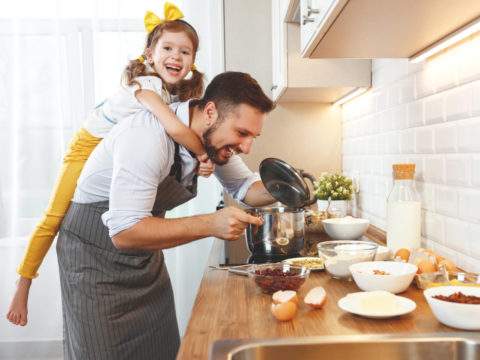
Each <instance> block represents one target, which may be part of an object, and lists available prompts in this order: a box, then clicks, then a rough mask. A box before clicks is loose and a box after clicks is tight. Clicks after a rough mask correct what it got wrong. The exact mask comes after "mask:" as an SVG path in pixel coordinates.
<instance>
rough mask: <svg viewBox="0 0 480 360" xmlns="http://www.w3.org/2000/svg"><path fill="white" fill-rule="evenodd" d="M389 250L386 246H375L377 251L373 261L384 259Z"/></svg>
mask: <svg viewBox="0 0 480 360" xmlns="http://www.w3.org/2000/svg"><path fill="white" fill-rule="evenodd" d="M389 251H390V250H389V249H388V248H387V247H386V246H379V247H378V248H377V253H376V254H375V261H383V260H385V259H386V258H387V255H388V252H389Z"/></svg>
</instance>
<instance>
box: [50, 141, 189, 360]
mask: <svg viewBox="0 0 480 360" xmlns="http://www.w3.org/2000/svg"><path fill="white" fill-rule="evenodd" d="M178 148H179V147H178V144H175V161H174V165H173V166H172V169H171V171H170V174H169V176H167V177H166V178H165V180H163V181H162V182H161V183H160V185H159V186H158V189H157V196H156V199H155V204H154V206H153V210H152V214H153V215H154V216H157V217H164V216H165V211H166V210H171V209H173V208H174V207H176V206H178V205H180V204H182V203H184V202H186V201H188V200H190V199H191V198H193V197H195V196H196V176H195V177H194V182H193V185H192V186H191V187H185V186H184V185H182V184H181V182H180V179H181V162H180V157H179V154H178ZM107 210H108V201H104V202H97V203H90V204H79V203H74V202H72V203H71V205H70V208H69V209H68V212H67V214H66V216H65V218H64V220H63V222H62V226H61V228H60V235H59V237H58V241H57V256H58V263H59V269H60V283H61V290H62V312H63V327H64V331H63V332H64V356H65V359H79V360H90V359H105V360H107V359H108V360H113V359H115V360H119V359H120V360H121V359H129V360H131V359H142V360H143V359H162V360H163V359H172V360H173V359H175V357H176V355H177V351H178V348H179V346H180V336H179V331H178V324H177V318H176V315H175V304H174V300H173V291H172V286H171V283H170V277H169V275H168V271H167V268H166V266H165V261H164V257H163V252H162V251H161V250H136V249H128V250H118V249H117V248H116V247H115V246H114V245H113V243H112V240H111V238H110V237H109V235H108V229H107V227H106V226H105V225H104V224H103V223H102V219H101V216H102V214H103V213H104V212H105V211H107Z"/></svg>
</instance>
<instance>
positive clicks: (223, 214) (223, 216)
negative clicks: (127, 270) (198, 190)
mask: <svg viewBox="0 0 480 360" xmlns="http://www.w3.org/2000/svg"><path fill="white" fill-rule="evenodd" d="M249 223H251V224H254V225H262V220H260V219H258V218H256V217H254V216H251V215H248V214H247V213H246V212H245V211H243V210H241V209H238V208H235V207H227V208H225V209H222V210H219V211H216V212H214V213H213V214H206V215H197V216H192V217H185V218H179V219H162V218H156V217H147V218H145V219H143V220H141V221H139V222H138V223H136V224H135V225H133V226H132V227H130V228H128V229H126V230H123V231H121V232H119V233H118V234H116V235H114V236H113V237H112V240H113V244H114V245H115V246H116V247H117V248H118V249H130V248H135V249H168V248H172V247H175V246H178V245H182V244H186V243H189V242H191V241H194V240H198V239H202V238H205V237H209V236H215V237H218V238H220V239H224V240H237V239H238V238H239V237H240V235H241V234H242V233H243V231H244V230H245V228H246V227H247V226H248V224H249Z"/></svg>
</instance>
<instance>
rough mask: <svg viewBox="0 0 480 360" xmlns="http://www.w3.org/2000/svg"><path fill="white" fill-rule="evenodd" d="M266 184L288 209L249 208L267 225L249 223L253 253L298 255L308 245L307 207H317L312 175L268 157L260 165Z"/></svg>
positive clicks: (246, 234)
mask: <svg viewBox="0 0 480 360" xmlns="http://www.w3.org/2000/svg"><path fill="white" fill-rule="evenodd" d="M260 176H261V178H262V182H263V184H264V185H265V187H266V188H267V190H268V191H269V192H270V194H271V195H272V196H273V197H274V198H275V199H276V200H277V201H279V202H281V203H282V204H286V205H287V206H273V207H258V208H248V209H247V210H246V212H247V213H249V214H250V215H253V216H257V217H260V218H261V219H262V220H263V225H261V226H258V225H252V224H249V225H248V227H247V228H246V229H245V238H246V241H247V246H248V249H249V251H250V252H251V253H252V254H254V255H259V256H278V255H293V254H297V253H298V252H299V251H300V250H302V249H303V246H304V238H305V209H304V207H305V206H308V205H311V204H313V203H314V202H315V201H316V199H315V197H313V199H310V190H309V188H308V186H307V183H306V182H305V180H304V178H307V179H309V180H310V181H311V182H312V183H313V181H314V178H313V176H312V175H310V174H308V173H305V172H304V171H302V170H297V169H295V168H293V167H292V166H290V165H289V164H287V163H286V162H284V161H282V160H279V159H275V158H268V159H265V160H263V161H262V162H261V164H260Z"/></svg>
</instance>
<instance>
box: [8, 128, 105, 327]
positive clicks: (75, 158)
mask: <svg viewBox="0 0 480 360" xmlns="http://www.w3.org/2000/svg"><path fill="white" fill-rule="evenodd" d="M100 140H101V139H100V138H96V137H93V136H92V135H90V133H89V132H88V131H87V130H85V129H84V128H82V129H80V130H79V131H78V132H77V133H76V134H75V136H74V137H73V139H72V140H71V141H70V143H69V145H68V149H67V153H66V155H65V158H64V159H63V163H62V167H61V169H60V173H59V175H58V177H57V181H56V184H55V187H54V189H53V194H52V196H51V198H50V202H49V204H48V207H47V209H46V210H45V213H44V215H43V217H42V219H41V220H40V222H39V223H38V225H37V227H36V228H35V230H34V231H33V233H32V234H31V236H30V240H29V242H28V245H27V248H26V249H25V253H24V256H23V259H22V261H21V263H20V266H19V267H18V268H17V272H18V273H19V274H20V275H21V276H20V279H19V280H18V282H17V283H18V284H22V285H21V286H18V285H17V289H16V291H15V294H14V296H13V299H12V303H11V304H10V310H9V313H11V316H12V317H16V318H22V319H23V318H24V319H25V323H26V320H27V300H28V291H29V288H30V286H24V284H23V283H24V281H23V280H22V278H24V279H25V278H27V279H30V282H31V279H33V278H35V277H37V276H38V274H37V270H38V268H39V267H40V264H41V263H42V261H43V259H44V257H45V255H46V253H47V251H48V249H49V248H50V246H51V244H52V242H53V239H54V238H55V236H56V235H57V233H58V230H59V228H60V224H61V222H62V220H63V217H64V216H65V214H66V212H67V210H68V207H69V205H70V201H71V199H72V198H73V194H74V192H75V188H76V187H77V180H78V177H79V176H80V173H81V172H82V169H83V166H84V165H85V162H86V161H87V159H88V157H89V156H90V154H91V152H92V151H93V149H94V148H95V147H96V146H97V145H98V143H99V142H100Z"/></svg>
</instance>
